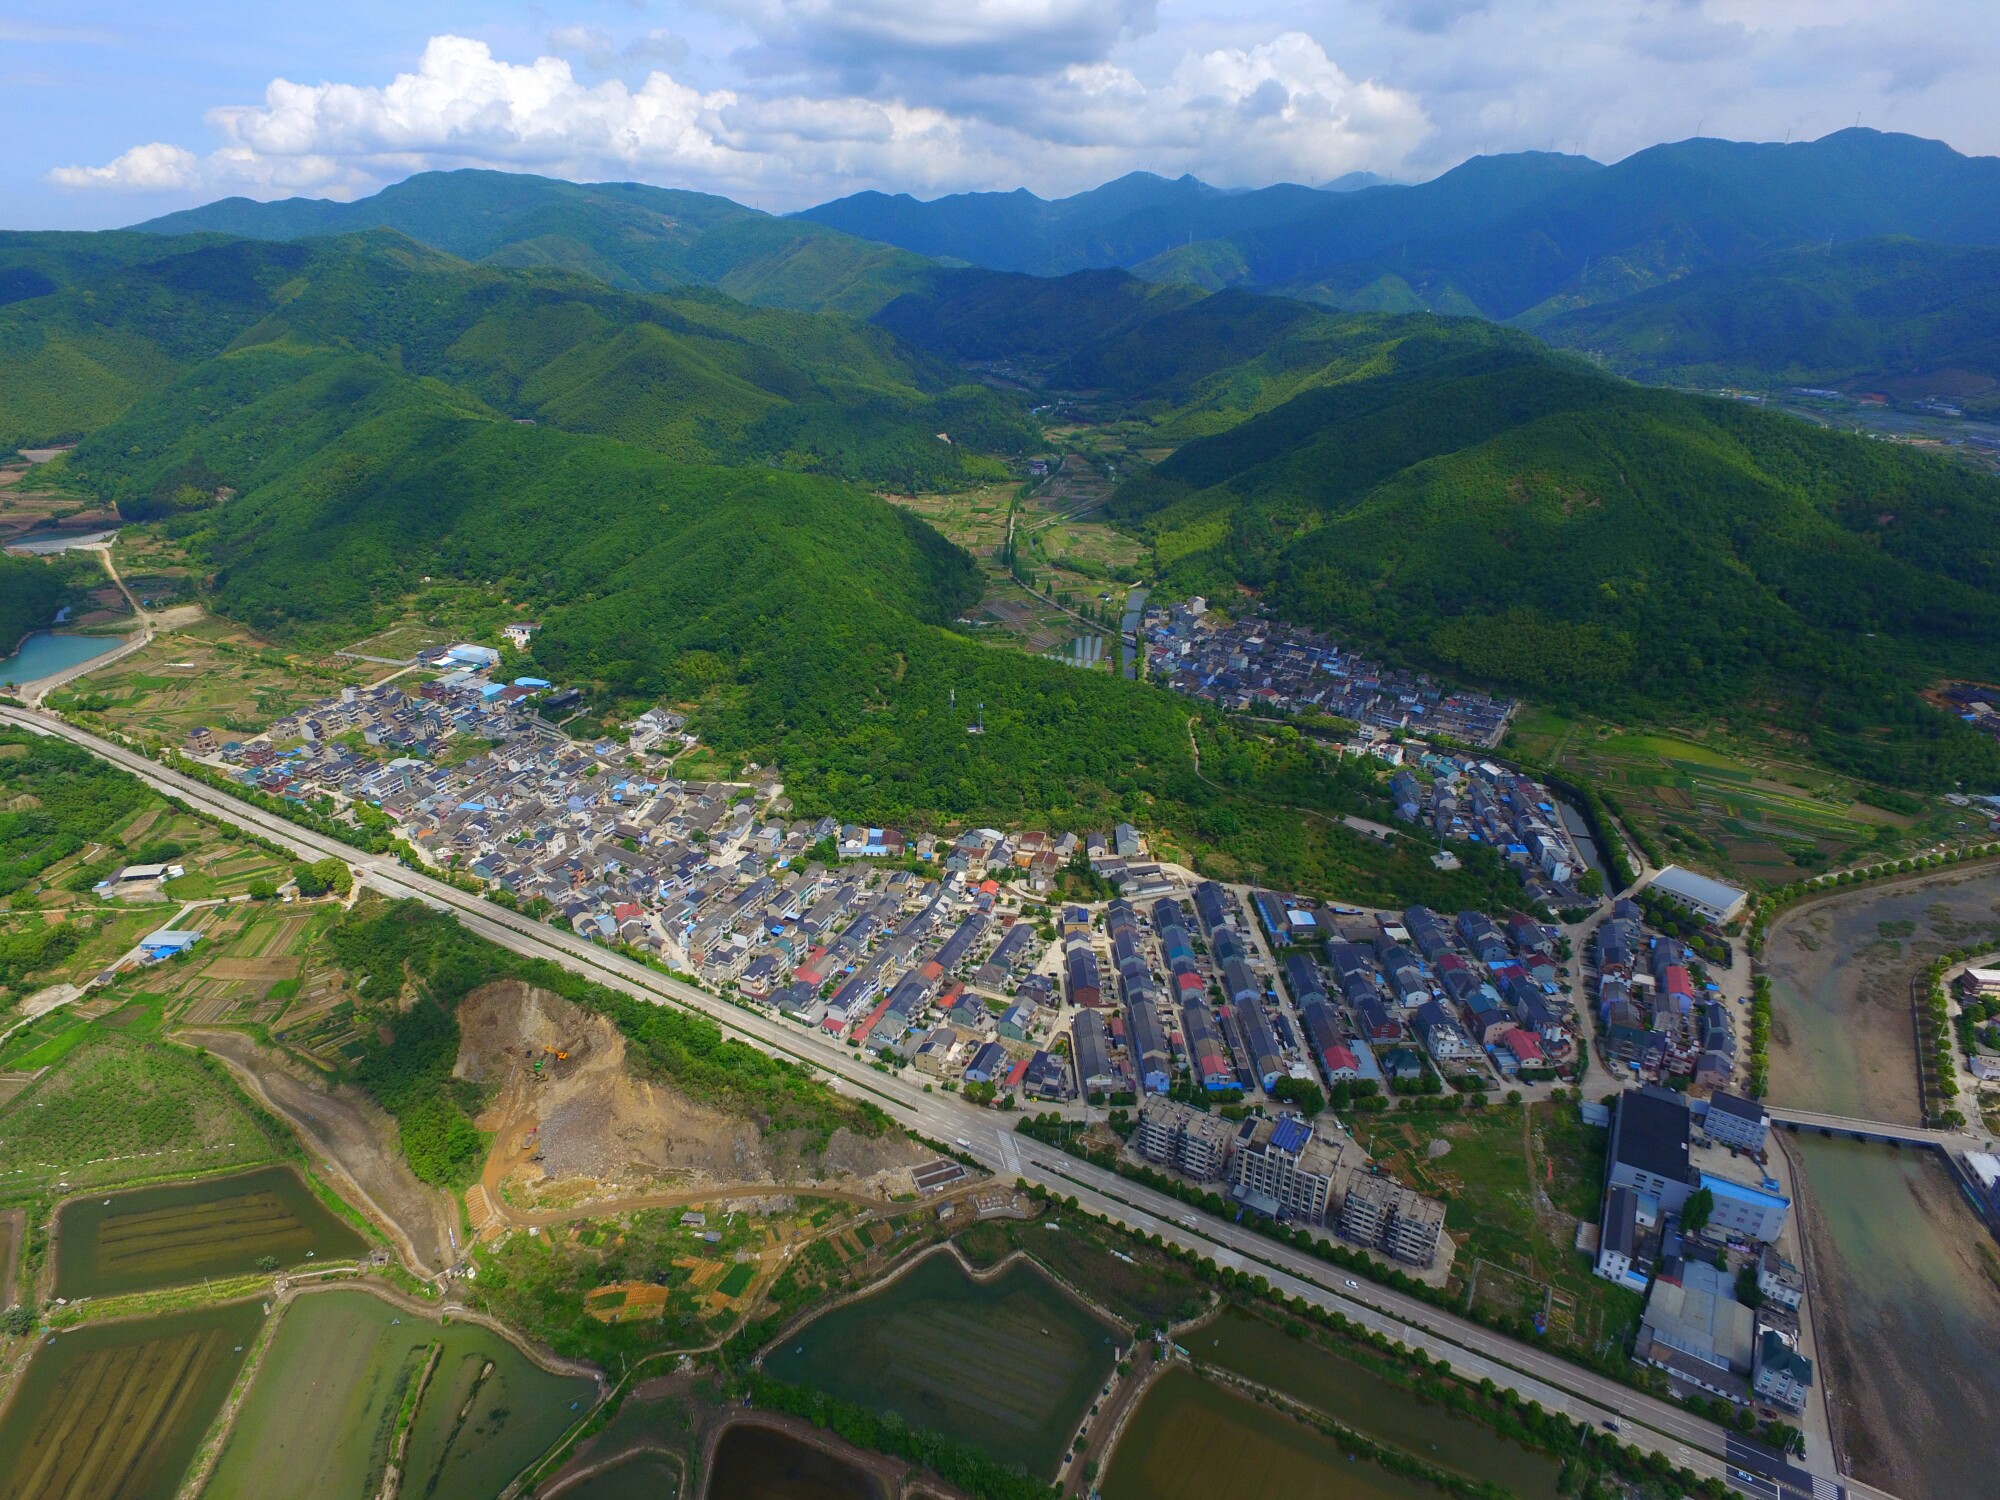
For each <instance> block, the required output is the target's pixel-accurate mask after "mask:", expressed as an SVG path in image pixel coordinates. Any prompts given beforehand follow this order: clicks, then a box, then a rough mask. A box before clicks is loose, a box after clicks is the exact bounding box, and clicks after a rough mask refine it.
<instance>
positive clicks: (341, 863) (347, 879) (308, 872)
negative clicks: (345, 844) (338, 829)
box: [292, 856, 354, 897]
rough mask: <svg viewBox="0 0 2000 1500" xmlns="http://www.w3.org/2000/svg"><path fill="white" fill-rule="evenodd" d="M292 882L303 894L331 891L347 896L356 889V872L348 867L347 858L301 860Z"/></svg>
mask: <svg viewBox="0 0 2000 1500" xmlns="http://www.w3.org/2000/svg"><path fill="white" fill-rule="evenodd" d="M292 883H293V884H294V885H295V886H297V887H298V891H299V894H300V895H301V896H307V897H311V896H324V895H327V894H329V893H331V894H333V895H335V896H345V895H346V894H347V893H348V892H349V891H351V890H352V889H354V872H353V871H352V870H350V869H348V867H347V861H346V860H343V859H335V858H333V857H332V856H328V857H327V858H325V859H316V860H313V861H312V862H311V863H310V864H307V863H304V862H301V863H299V864H296V865H294V866H293V867H292Z"/></svg>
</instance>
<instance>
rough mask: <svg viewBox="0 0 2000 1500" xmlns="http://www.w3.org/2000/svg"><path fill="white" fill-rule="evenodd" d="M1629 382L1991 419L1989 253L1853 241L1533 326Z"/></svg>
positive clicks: (1718, 269) (1994, 256)
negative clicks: (1772, 391)
mask: <svg viewBox="0 0 2000 1500" xmlns="http://www.w3.org/2000/svg"><path fill="white" fill-rule="evenodd" d="M1535 331H1536V332H1537V333H1539V334H1540V335H1541V336H1542V337H1543V338H1545V339H1547V340H1548V341H1549V342H1550V343H1552V344H1557V345H1560V346H1564V347H1568V348H1574V349H1581V350H1585V351H1588V352H1589V353H1591V354H1593V355H1596V356H1597V357H1599V358H1601V359H1602V360H1603V361H1604V363H1605V364H1606V365H1607V366H1609V367H1610V368H1611V369H1614V370H1616V371H1618V372H1619V373H1620V374H1623V375H1630V376H1632V377H1633V378H1634V379H1637V380H1646V381H1653V382H1665V383H1671V384H1676V385H1694V386H1702V387H1714V386H1729V385H1737V386H1750V387H1760V386H1774V385H1784V384H1787V383H1790V384H1802V385H1814V386H1829V385H1830V386H1838V387H1844V388H1847V389H1850V390H1857V391H1866V390H1874V391H1879V392H1880V393H1882V394H1883V395H1886V396H1888V397H1890V398H1892V399H1900V400H1910V399H1918V398H1922V397H1941V398H1944V399H1945V400H1947V401H1950V402H1954V403H1956V404H1958V405H1959V406H1960V407H1961V408H1962V409H1963V410H1965V411H1967V412H1971V413H1977V414H1992V413H1996V412H2000V249H1989V248H1986V247H1983V246H1970V245H1933V244H1926V243H1924V242H1922V241H1920V240H1910V239H1883V240H1857V241H1853V242H1850V243H1846V244H1835V245H1813V246H1808V247H1805V248H1798V249H1791V250H1781V251H1778V252H1777V253H1775V254H1772V255H1768V256H1765V257H1764V258H1763V259H1761V260H1755V261H1751V262H1748V263H1747V264H1743V265H1731V266H1714V267H1710V268H1709V269H1707V270H1705V271H1697V272H1695V273H1694V274H1693V275H1690V276H1686V277H1682V278H1680V279H1678V280H1675V281H1670V282H1666V283H1665V284H1663V285H1661V286H1656V287H1652V288H1649V289H1648V290H1646V291H1643V292H1639V293H1636V294H1634V295H1633V296H1630V297H1626V298H1624V299H1622V300H1620V301H1617V302H1608V303H1602V304H1599V305H1598V306H1595V307H1585V308H1578V309H1575V310H1573V311H1571V312H1567V313H1561V314H1558V315H1557V316H1555V317H1552V318H1550V319H1549V320H1548V321H1546V322H1544V323H1541V324H1539V325H1538V326H1537V327H1536V330H1535Z"/></svg>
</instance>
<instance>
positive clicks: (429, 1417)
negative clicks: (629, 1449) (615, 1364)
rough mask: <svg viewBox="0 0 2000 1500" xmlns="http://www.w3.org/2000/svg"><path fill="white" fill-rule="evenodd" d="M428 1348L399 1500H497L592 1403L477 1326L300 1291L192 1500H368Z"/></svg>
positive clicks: (579, 1387) (376, 1301) (343, 1295)
mask: <svg viewBox="0 0 2000 1500" xmlns="http://www.w3.org/2000/svg"><path fill="white" fill-rule="evenodd" d="M433 1343H442V1345H443V1350H442V1354H441V1357H440V1359H439V1361H438V1365H437V1368H436V1370H435V1371H434V1373H433V1374H432V1375H431V1378H430V1382H429V1384H428V1385H427V1386H425V1388H424V1393H423V1399H422V1402H421V1404H420V1405H419V1406H418V1408H417V1413H416V1416H415V1419H414V1421H413V1423H412V1426H411V1432H410V1442H409V1448H408V1451H407V1454H406V1456H405V1465H404V1473H403V1482H402V1490H401V1494H402V1496H403V1497H404V1500H426V1497H432V1496H437V1497H446V1500H488V1497H491V1496H494V1495H498V1494H499V1493H500V1492H501V1491H502V1490H503V1489H505V1488H506V1487H507V1486H508V1484H509V1483H510V1482H512V1480H513V1479H514V1477H515V1476H516V1475H517V1474H519V1473H520V1472H521V1470H522V1469H524V1468H526V1467H527V1466H528V1465H529V1464H531V1463H533V1462H534V1461H535V1460H536V1459H537V1458H539V1457H540V1456H541V1455H542V1453H543V1452H545V1451H546V1450H547V1449H548V1448H549V1447H551V1446H552V1445H553V1444H554V1443H555V1441H556V1440H557V1439H558V1438H559V1437H561V1435H562V1434H563V1433H564V1432H565V1431H566V1430H568V1428H569V1426H570V1424H571V1423H573V1422H575V1421H576V1420H577V1419H578V1417H579V1416H581V1415H582V1413H583V1412H585V1411H587V1410H588V1409H589V1407H590V1405H591V1402H592V1400H593V1398H594V1395H595V1387H594V1386H593V1384H592V1382H590V1381H589V1380H585V1379H581V1378H578V1377H575V1376H565V1375H555V1374H551V1373H549V1372H548V1371H546V1370H543V1369H542V1368H540V1367H539V1366H538V1365H536V1364H535V1363H534V1362H533V1361H532V1360H530V1359H529V1358H528V1357H527V1356H526V1355H525V1354H523V1353H522V1352H521V1351H520V1350H519V1349H518V1348H516V1347H515V1346H514V1345H513V1344H512V1343H510V1342H508V1341H507V1340H506V1339H504V1338H502V1337H500V1336H499V1335H498V1334H496V1333H493V1332H492V1331H490V1330H488V1329H486V1328H483V1327H480V1326H479V1325H477V1324H472V1323H450V1324H445V1325H443V1326H440V1325H439V1324H437V1323H433V1322H431V1321H430V1320H428V1319H426V1318H421V1317H418V1316H416V1315H415V1314H411V1313H405V1312H401V1311H399V1310H398V1309H397V1308H396V1307H394V1306H392V1305H391V1304H390V1303H388V1302H386V1301H384V1300H383V1299H382V1298H379V1297H376V1296H373V1295H371V1294H370V1293H368V1292H364V1291H352V1290H341V1291H326V1292H312V1293H308V1294H306V1295H304V1296H301V1297H299V1298H298V1299H297V1300H296V1301H295V1302H293V1303H292V1304H291V1305H290V1306H289V1307H288V1308H286V1310H285V1313H284V1320H283V1321H282V1322H281V1323H280V1324H279V1325H278V1329H277V1332H276V1333H275V1335H274V1336H273V1337H272V1340H271V1347H270V1350H269V1352H268V1353H266V1355H265V1356H264V1360H263V1362H262V1364H261V1365H260V1366H259V1367H258V1370H257V1374H256V1378H255V1379H254V1380H253V1382H252V1383H251V1386H250V1392H249V1395H248V1396H247V1397H246V1398H245V1400H244V1403H243V1409H242V1411H241V1413H240V1414H239V1415H238V1417H237V1420H236V1424H235V1427H234V1428H233V1429H232V1430H231V1432H230V1435H229V1440H228V1444H227V1446H226V1447H225V1448H224V1449H223V1453H222V1458H221V1461H220V1462H219V1463H218V1464H217V1466H216V1471H215V1476H214V1478H213V1479H212V1480H211V1481H210V1483H209V1486H208V1488H207V1489H206V1490H205V1491H204V1492H203V1493H204V1495H205V1497H206V1500H317V1497H320V1496H337V1495H354V1496H361V1497H365V1496H368V1495H372V1494H374V1493H375V1490H376V1487H377V1486H378V1485H379V1484H380V1482H381V1478H382V1473H383V1469H384V1467H385V1466H386V1464H387V1462H388V1455H389V1442H390V1435H391V1428H392V1426H393V1424H394V1419H395V1415H396V1412H397V1410H398V1409H399V1408H400V1406H401V1405H402V1401H403V1397H404V1394H405V1393H406V1391H407V1390H408V1389H409V1385H410V1381H411V1380H412V1379H413V1378H414V1377H415V1375H416V1374H417V1372H418V1371H419V1370H420V1369H421V1368H422V1366H423V1364H424V1362H425V1359H426V1358H427V1356H428V1350H429V1346H430V1345H431V1344H433Z"/></svg>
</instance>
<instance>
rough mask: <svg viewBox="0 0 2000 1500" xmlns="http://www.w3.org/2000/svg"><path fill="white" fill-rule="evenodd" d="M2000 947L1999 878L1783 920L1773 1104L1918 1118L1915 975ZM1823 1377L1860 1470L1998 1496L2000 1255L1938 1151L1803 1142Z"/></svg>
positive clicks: (1775, 993)
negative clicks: (1970, 950) (1979, 948)
mask: <svg viewBox="0 0 2000 1500" xmlns="http://www.w3.org/2000/svg"><path fill="white" fill-rule="evenodd" d="M1988 940H1992V941H1994V942H1995V944H1996V945H2000V871H1994V870H1991V869H1988V870H1984V871H1976V872H1972V873H1969V874H1968V873H1954V874H1950V875H1943V876H1936V877H1931V878H1928V879H1924V880H1920V881H1913V882H1909V883H1899V884H1896V885H1891V886H1886V887H1882V888H1879V889H1871V888H1866V887H1864V888H1862V889H1860V890H1857V891H1854V892H1851V893H1849V894H1846V895H1842V896H1838V897H1835V898H1832V899H1830V900H1827V901H1821V902H1815V903H1813V904H1812V905H1810V906H1806V907H1801V908H1799V909H1798V910H1796V911H1793V912H1791V913H1789V914H1787V915H1786V916H1785V917H1783V918H1781V919H1780V921H1779V922H1778V923H1777V924H1776V926H1775V927H1774V928H1773V930H1772V933H1771V940H1770V944H1769V948H1768V952H1767V959H1768V964H1769V972H1770V975H1771V984H1772V1010H1773V1017H1772V1047H1771V1098H1772V1100H1773V1102H1775V1103H1779V1104H1789V1105H1793V1106H1795V1107H1797V1108H1801V1109H1812V1110H1820V1111H1824V1112H1827V1113H1831V1114H1841V1115H1852V1116H1859V1117H1864V1118H1872V1119H1881V1120H1896V1121H1904V1122H1911V1123H1914V1122H1915V1121H1916V1120H1917V1119H1918V1116H1919V1105H1918V1098H1917V1086H1916V1057H1915V1041H1914V1036H1913V1031H1912V1026H1911V1018H1910V978H1911V975H1912V974H1913V973H1914V972H1916V971H1917V970H1919V969H1920V968H1922V966H1924V965H1925V964H1927V963H1928V962H1929V961H1930V960H1931V959H1932V958H1934V957H1936V956H1937V955H1938V954H1940V953H1943V952H1945V951H1946V950H1948V949H1951V948H1956V947H1959V946H1961V945H1964V944H1968V943H1983V942H1985V941H1988ZM1788 1145H1789V1146H1790V1149H1791V1151H1792V1154H1793V1159H1794V1160H1795V1161H1797V1162H1798V1163H1799V1166H1800V1169H1801V1177H1802V1193H1801V1199H1802V1211H1803V1213H1804V1215H1805V1223H1806V1232H1807V1236H1808V1242H1809V1245H1810V1248H1811V1253H1812V1257H1813V1270H1814V1273H1815V1285H1814V1293H1815V1296H1816V1298H1817V1303H1816V1312H1815V1325H1816V1327H1817V1329H1818V1335H1819V1342H1820V1351H1819V1352H1820V1365H1821V1373H1822V1376H1823V1379H1824V1381H1825V1384H1826V1386H1827V1389H1828V1390H1829V1391H1830V1392H1831V1395H1832V1408H1833V1418H1834V1423H1835V1427H1836V1431H1837V1436H1838V1440H1839V1442H1840V1445H1841V1447H1842V1449H1843V1451H1844V1452H1845V1453H1846V1455H1847V1457H1848V1459H1849V1461H1850V1463H1851V1464H1852V1465H1853V1468H1854V1471H1855V1472H1856V1473H1857V1475H1858V1476H1859V1477H1861V1478H1863V1479H1866V1480H1868V1481H1870V1482H1872V1483H1875V1484H1879V1485H1881V1486H1883V1487H1884V1488H1886V1489H1889V1490H1891V1491H1893V1492H1895V1493H1896V1494H1899V1495H1903V1496H1906V1497H1909V1500H1919V1497H1929V1496H1944V1495H1952V1496H1958V1495H1963V1496H2000V1247H1996V1246H1995V1244H1994V1242H1993V1240H1992V1238H1991V1236H1990V1235H1989V1234H1988V1233H1987V1231H1986V1229H1985V1227H1984V1226H1983V1225H1982V1224H1981V1223H1980V1221H1979V1219H1978V1218H1977V1216H1976V1215H1975V1214H1974V1213H1973V1212H1972V1210H1971V1209H1970V1207H1969V1206H1968V1205H1967V1204H1966V1202H1965V1199H1964V1198H1963V1196H1962V1195H1961V1194H1960V1192H1959V1190H1958V1188H1957V1185H1956V1183H1955V1181H1954V1179H1953V1177H1952V1174H1951V1171H1950V1169H1949V1168H1948V1167H1947V1166H1946V1165H1945V1163H1944V1162H1943V1160H1942V1159H1941V1158H1939V1157H1938V1156H1937V1155H1936V1154H1935V1153H1933V1152H1928V1151H1897V1150H1895V1149H1893V1148H1891V1147H1887V1146H1872V1145H1866V1144H1863V1143H1861V1142H1857V1141H1838V1140H1828V1139H1825V1138H1823V1137H1815V1136H1801V1137H1798V1138H1796V1139H1791V1140H1789V1141H1788Z"/></svg>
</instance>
